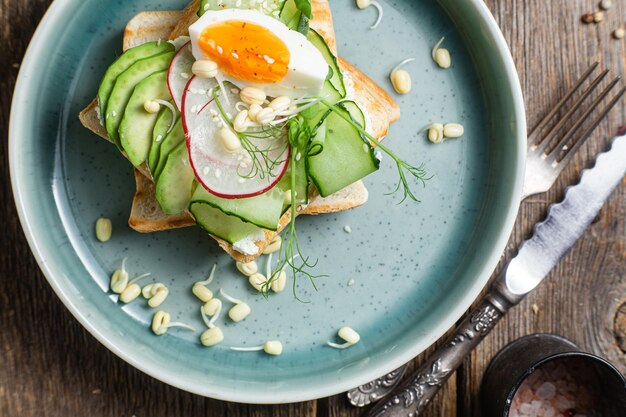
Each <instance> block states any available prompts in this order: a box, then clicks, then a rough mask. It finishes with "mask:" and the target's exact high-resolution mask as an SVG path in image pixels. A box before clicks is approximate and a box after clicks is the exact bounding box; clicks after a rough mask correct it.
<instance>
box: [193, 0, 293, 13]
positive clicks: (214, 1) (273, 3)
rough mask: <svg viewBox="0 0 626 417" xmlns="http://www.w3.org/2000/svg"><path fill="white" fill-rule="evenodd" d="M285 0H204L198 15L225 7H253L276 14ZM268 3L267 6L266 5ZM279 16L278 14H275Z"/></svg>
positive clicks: (253, 8)
mask: <svg viewBox="0 0 626 417" xmlns="http://www.w3.org/2000/svg"><path fill="white" fill-rule="evenodd" d="M283 3H285V0H265V1H262V2H259V1H257V0H202V1H201V2H200V9H199V10H198V16H202V15H203V14H204V12H206V11H207V10H223V9H233V8H236V9H251V10H257V11H259V12H261V13H264V14H266V15H268V16H274V15H273V13H274V11H280V10H281V9H282V7H283ZM263 4H266V5H267V7H264V6H263ZM274 17H277V16H274Z"/></svg>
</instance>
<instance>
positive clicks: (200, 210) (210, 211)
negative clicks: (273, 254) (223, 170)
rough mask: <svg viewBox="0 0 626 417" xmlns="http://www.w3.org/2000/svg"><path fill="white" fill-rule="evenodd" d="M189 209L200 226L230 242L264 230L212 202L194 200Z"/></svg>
mask: <svg viewBox="0 0 626 417" xmlns="http://www.w3.org/2000/svg"><path fill="white" fill-rule="evenodd" d="M198 188H200V187H198ZM189 211H190V212H191V214H192V215H193V217H194V218H195V219H196V223H198V226H200V227H201V228H203V229H204V230H206V231H207V232H208V233H210V234H212V235H213V236H216V237H219V238H220V239H224V240H225V241H227V242H228V243H230V244H234V243H235V242H237V241H239V240H241V239H244V238H245V237H246V236H250V235H255V234H257V233H259V232H261V231H262V229H261V228H259V227H258V226H255V225H253V224H252V223H246V222H244V221H243V220H241V219H240V218H238V217H235V216H229V215H227V214H225V213H224V212H223V211H222V210H220V209H218V208H215V207H213V206H212V205H210V204H205V203H193V202H192V203H191V205H190V206H189Z"/></svg>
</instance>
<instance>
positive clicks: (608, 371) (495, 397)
mask: <svg viewBox="0 0 626 417" xmlns="http://www.w3.org/2000/svg"><path fill="white" fill-rule="evenodd" d="M563 359H570V360H571V359H576V360H581V361H584V362H585V363H586V364H587V365H588V366H590V367H591V368H592V369H593V371H594V372H593V374H594V380H595V381H597V385H596V383H595V382H594V386H595V388H597V391H598V392H600V393H601V396H602V397H601V398H600V399H599V401H598V404H597V405H596V407H597V408H596V410H597V415H599V416H605V417H614V416H615V417H623V416H626V379H625V378H624V376H623V375H622V374H621V373H620V371H618V370H617V369H616V368H615V367H614V366H613V365H611V363H609V362H607V361H606V360H605V359H602V358H600V357H598V356H595V355H592V354H589V353H585V352H582V351H581V350H580V348H579V347H578V346H576V345H575V344H574V343H572V342H571V341H569V340H567V339H565V338H563V337H561V336H556V335H552V334H542V333H540V334H534V335H530V336H525V337H522V338H520V339H518V340H516V341H514V342H512V343H510V344H509V345H507V346H506V347H504V348H503V349H502V350H501V351H500V352H499V353H498V354H497V355H496V356H495V357H494V358H493V360H492V361H491V363H490V364H489V367H488V368H487V371H486V373H485V377H484V379H483V383H482V386H481V401H482V407H483V410H484V413H485V415H486V416H487V417H507V416H508V414H509V409H510V407H511V404H512V402H513V397H514V396H515V393H516V392H517V389H518V388H519V387H520V385H521V384H522V382H523V381H524V380H525V379H526V378H527V377H528V376H529V375H530V374H532V373H533V372H534V371H535V370H536V369H537V368H539V367H540V366H541V365H543V364H545V363H547V362H551V361H558V360H563Z"/></svg>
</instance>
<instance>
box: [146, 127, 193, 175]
mask: <svg viewBox="0 0 626 417" xmlns="http://www.w3.org/2000/svg"><path fill="white" fill-rule="evenodd" d="M184 141H185V131H184V130H183V122H182V120H181V118H180V117H179V118H178V120H177V121H176V123H175V124H174V127H173V128H172V131H171V132H170V133H168V134H167V135H165V138H163V140H162V141H161V147H160V150H159V158H158V159H157V163H156V168H155V169H154V171H151V172H152V176H153V177H154V179H155V180H156V181H158V180H159V177H160V176H161V173H162V172H163V168H164V167H165V163H166V162H167V159H168V158H169V154H170V152H172V151H173V150H174V149H175V148H176V147H178V145H180V143H181V142H184Z"/></svg>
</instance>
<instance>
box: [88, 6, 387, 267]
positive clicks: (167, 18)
mask: <svg viewBox="0 0 626 417" xmlns="http://www.w3.org/2000/svg"><path fill="white" fill-rule="evenodd" d="M198 7H199V1H197V0H194V1H192V2H191V3H190V4H189V5H188V6H187V7H186V8H185V10H183V11H168V12H142V13H139V14H138V15H136V16H135V17H134V18H133V19H131V21H130V22H129V23H128V25H127V28H126V30H125V33H124V43H123V45H124V49H128V48H131V47H133V46H136V45H139V44H141V43H144V42H148V41H154V40H159V39H167V38H169V39H175V38H177V37H179V36H184V35H187V28H188V27H189V25H191V24H192V23H193V22H194V21H195V20H196V19H197V15H196V12H197V10H198ZM313 10H314V13H315V19H313V20H312V21H311V27H313V28H314V29H316V30H318V31H319V32H320V34H322V36H323V37H324V38H325V40H326V41H327V43H328V45H329V47H330V48H331V49H332V50H333V51H335V53H336V44H335V39H334V29H333V24H332V17H331V14H330V7H329V5H328V2H327V1H325V0H320V1H315V2H313ZM176 20H177V21H178V23H176V22H175V21H176ZM340 65H342V69H344V70H345V72H346V75H347V76H349V77H350V78H352V81H353V84H354V99H355V101H357V102H358V103H359V104H360V105H361V106H363V107H364V108H365V110H366V111H367V113H368V114H369V116H370V120H371V124H372V125H371V126H370V130H371V132H372V133H373V135H374V136H375V137H377V138H382V137H384V136H385V135H386V133H387V129H388V126H389V120H390V115H391V114H392V113H389V110H388V109H393V105H392V104H395V103H394V102H393V100H392V99H391V98H390V97H389V96H388V95H387V94H386V92H385V91H384V90H382V89H381V88H380V87H378V86H377V85H376V84H375V83H374V82H373V81H371V80H370V79H369V78H367V76H365V75H364V74H363V73H361V72H360V71H359V70H358V69H356V68H355V67H353V66H352V65H350V64H348V63H347V62H345V61H344V62H340ZM96 108H97V100H94V101H93V102H92V103H91V104H90V105H89V106H88V107H87V108H86V109H84V110H83V111H82V112H81V114H80V120H81V122H82V123H83V125H85V126H86V127H87V128H89V129H90V130H92V131H93V132H94V133H96V134H97V135H99V136H101V137H103V138H105V139H108V138H107V135H106V131H105V130H104V128H103V127H102V126H101V124H100V119H99V117H98V114H97V112H96ZM396 108H397V105H396ZM398 114H399V112H398ZM135 182H136V186H137V191H136V194H135V197H134V199H133V206H132V210H131V216H130V219H129V225H130V226H131V227H132V228H133V229H135V230H137V231H139V232H154V231H161V230H168V229H173V228H179V227H186V226H190V225H193V224H195V221H194V220H193V218H192V216H191V215H190V214H189V213H188V212H184V213H181V214H179V215H175V216H169V215H166V214H165V213H163V212H162V211H161V209H160V206H159V204H158V202H157V201H156V199H155V197H154V183H153V182H152V179H151V176H150V174H149V172H148V171H147V169H146V167H145V165H142V166H140V167H138V169H136V170H135ZM367 197H368V192H367V189H366V188H365V186H364V185H363V183H362V182H361V181H358V182H356V183H354V184H352V185H350V186H348V187H346V188H345V189H343V190H341V191H339V192H337V193H335V194H333V195H332V196H329V197H327V198H322V197H320V196H319V195H315V196H312V198H311V199H310V204H309V205H308V206H306V207H305V208H303V209H302V210H299V212H298V214H322V213H332V212H338V211H343V210H348V209H351V208H354V207H358V206H360V205H362V204H364V203H365V202H366V201H367ZM289 220H290V213H289V212H287V213H286V214H285V215H284V216H283V217H282V218H281V220H280V222H279V229H278V231H276V232H272V231H266V232H265V237H266V239H265V240H264V241H260V242H256V245H257V247H258V248H259V251H258V253H257V254H256V255H243V254H241V253H239V252H237V251H235V250H234V249H233V247H232V245H230V244H229V243H228V242H226V241H224V240H222V239H219V238H216V237H213V238H214V239H215V240H216V241H217V242H218V244H219V245H220V247H222V249H224V250H225V251H226V252H227V253H228V254H230V255H231V256H232V257H233V258H234V259H235V260H238V261H240V262H249V261H251V260H253V259H255V258H256V257H258V255H260V254H261V253H262V252H263V250H264V249H265V247H266V246H267V245H268V244H269V243H270V241H271V240H272V239H273V238H274V237H275V236H276V235H277V234H278V233H280V231H282V229H283V228H284V227H285V226H286V225H287V224H288V223H289Z"/></svg>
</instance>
